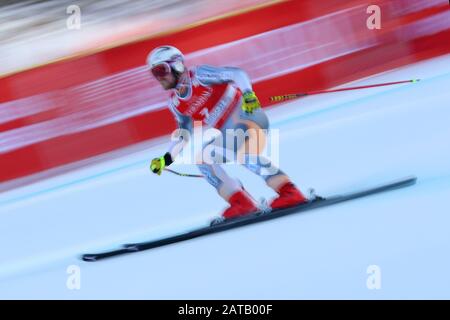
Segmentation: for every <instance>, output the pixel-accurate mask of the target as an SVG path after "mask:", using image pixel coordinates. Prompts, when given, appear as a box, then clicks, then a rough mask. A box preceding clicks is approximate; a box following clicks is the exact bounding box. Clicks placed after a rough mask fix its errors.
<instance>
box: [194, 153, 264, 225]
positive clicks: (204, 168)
mask: <svg viewBox="0 0 450 320" xmlns="http://www.w3.org/2000/svg"><path fill="white" fill-rule="evenodd" d="M206 146H207V145H205V146H204V147H206ZM197 166H198V168H199V169H200V171H201V172H202V173H203V175H204V176H205V179H206V181H207V182H208V183H209V184H210V185H212V186H213V187H214V188H215V189H216V190H217V193H218V194H219V195H220V196H221V197H222V198H223V199H224V200H225V201H227V202H228V203H229V204H230V206H229V207H228V208H227V209H226V210H225V211H224V212H223V214H222V216H223V217H224V218H233V217H237V216H241V215H245V214H250V213H253V212H256V211H258V207H257V205H256V202H255V201H254V200H253V198H252V197H251V196H250V195H249V194H248V193H247V192H246V191H245V190H244V189H243V187H242V185H241V183H240V182H239V180H237V179H233V178H231V177H230V176H229V175H228V174H227V173H226V171H225V170H224V169H223V168H222V166H221V165H220V164H218V163H204V162H202V163H199V164H197Z"/></svg>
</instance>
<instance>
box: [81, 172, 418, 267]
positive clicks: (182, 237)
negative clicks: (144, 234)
mask: <svg viewBox="0 0 450 320" xmlns="http://www.w3.org/2000/svg"><path fill="white" fill-rule="evenodd" d="M416 180H417V178H416V177H415V176H409V177H405V178H403V179H399V180H396V181H391V182H389V183H385V184H381V185H378V186H374V187H371V188H367V189H362V190H358V191H354V192H349V193H346V194H340V195H333V196H329V197H326V198H322V199H319V200H312V201H310V202H307V203H304V204H300V205H298V206H294V207H289V208H283V209H276V210H272V211H269V212H257V213H254V214H250V215H246V216H243V217H238V218H233V219H227V220H224V221H223V222H220V223H217V224H214V225H211V226H207V227H202V228H199V229H195V230H192V231H188V232H185V233H182V234H179V235H175V236H169V237H166V238H162V239H158V240H152V241H146V242H140V243H131V244H125V245H124V246H123V247H122V248H120V249H116V250H111V251H106V252H101V253H94V254H83V255H82V256H81V259H82V260H84V261H98V260H101V259H105V258H109V257H114V256H119V255H123V254H128V253H133V252H140V251H144V250H149V249H153V248H157V247H161V246H165V245H169V244H173V243H177V242H181V241H186V240H189V239H193V238H197V237H200V236H204V235H208V234H213V233H217V232H221V231H225V230H229V229H234V228H237V227H242V226H245V225H249V224H253V223H257V222H262V221H267V220H271V219H275V218H280V217H283V216H286V215H289V214H293V213H300V212H305V211H309V210H312V209H316V208H322V207H326V206H330V205H333V204H338V203H341V202H344V201H349V200H353V199H357V198H362V197H366V196H370V195H373V194H377V193H380V192H385V191H391V190H395V189H398V188H403V187H407V186H410V185H413V184H415V183H416Z"/></svg>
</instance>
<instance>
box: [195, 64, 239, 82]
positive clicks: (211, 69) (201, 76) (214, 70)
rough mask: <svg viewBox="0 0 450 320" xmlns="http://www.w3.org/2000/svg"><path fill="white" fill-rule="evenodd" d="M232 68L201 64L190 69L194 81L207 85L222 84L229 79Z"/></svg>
mask: <svg viewBox="0 0 450 320" xmlns="http://www.w3.org/2000/svg"><path fill="white" fill-rule="evenodd" d="M232 69H233V68H230V67H222V66H213V65H209V64H201V65H198V66H196V67H194V68H193V69H192V72H193V74H194V76H195V78H196V79H198V80H199V81H200V82H201V83H205V84H209V83H215V82H223V81H226V80H228V79H230V73H231V72H232Z"/></svg>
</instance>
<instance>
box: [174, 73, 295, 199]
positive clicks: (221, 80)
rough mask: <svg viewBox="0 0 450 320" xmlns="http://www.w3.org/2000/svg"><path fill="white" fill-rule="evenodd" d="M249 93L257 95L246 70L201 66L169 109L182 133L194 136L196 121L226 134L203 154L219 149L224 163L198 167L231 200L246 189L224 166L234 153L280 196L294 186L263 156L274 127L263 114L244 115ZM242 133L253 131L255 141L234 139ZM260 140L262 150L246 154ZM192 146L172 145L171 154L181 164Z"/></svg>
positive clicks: (186, 76)
mask: <svg viewBox="0 0 450 320" xmlns="http://www.w3.org/2000/svg"><path fill="white" fill-rule="evenodd" d="M249 91H252V85H251V82H250V79H249V77H248V76H247V74H246V73H245V72H244V71H243V70H241V69H239V68H233V67H213V66H208V65H201V66H198V67H196V68H194V69H192V70H190V71H188V72H185V73H184V74H183V75H181V77H180V79H179V82H178V85H177V87H176V89H175V90H173V92H172V94H171V98H170V100H169V108H170V110H171V112H172V113H173V114H174V116H175V118H176V121H177V123H178V127H179V129H184V130H187V131H188V132H190V133H192V132H193V125H194V121H196V122H197V124H198V123H200V122H201V124H202V126H203V127H204V128H215V129H217V130H219V131H220V133H221V134H222V141H217V140H213V141H208V142H207V143H205V144H204V145H203V148H207V147H208V146H211V144H212V143H213V144H214V146H215V147H216V150H220V149H222V152H219V153H218V154H217V155H216V156H215V159H218V158H219V159H220V160H221V161H217V162H218V163H211V162H210V161H209V163H207V162H205V161H201V160H200V161H199V162H197V165H198V167H199V169H200V171H201V172H202V173H203V175H204V176H205V178H206V180H207V181H208V182H209V183H210V184H211V185H212V186H213V187H214V188H216V189H217V191H218V193H219V194H220V195H221V196H222V197H223V198H224V199H225V200H228V199H229V197H230V196H232V195H233V194H234V193H235V192H237V191H239V190H241V188H242V186H241V184H240V182H239V181H238V180H236V179H233V178H231V177H230V176H229V175H228V174H227V173H226V172H225V170H224V169H223V168H222V166H221V164H220V163H223V162H222V160H227V161H229V160H230V159H229V158H230V157H229V155H230V152H231V154H234V155H236V156H237V155H239V156H238V157H236V158H235V159H237V158H239V159H238V160H239V163H241V164H242V165H244V166H245V167H246V168H248V169H249V170H251V171H252V172H253V173H255V174H257V175H259V176H261V177H262V178H263V179H264V180H265V181H266V183H267V185H268V186H269V187H271V188H272V189H274V190H277V188H278V187H279V186H280V185H281V184H283V183H285V182H286V181H288V180H289V179H288V178H287V176H286V175H285V174H284V173H283V172H282V171H281V170H279V169H278V168H276V167H275V166H274V165H273V163H272V162H271V161H270V160H269V159H268V158H267V157H264V156H262V155H261V154H260V153H261V151H262V150H263V149H264V145H265V140H266V135H265V133H264V130H266V132H267V130H268V129H269V121H268V119H267V116H266V114H265V112H264V111H263V110H262V109H261V108H259V109H256V110H254V111H253V113H246V112H245V111H243V110H242V108H241V105H242V101H243V97H242V94H243V93H244V92H249ZM230 129H231V131H230ZM239 129H241V130H242V131H241V132H246V131H247V130H249V129H250V130H249V132H250V133H253V134H250V137H249V136H248V135H247V136H245V135H244V136H243V135H237V136H233V135H234V132H235V131H236V130H239ZM255 132H257V134H256V136H255V134H254V133H255ZM255 138H256V139H257V142H255V143H256V146H257V150H253V152H252V150H251V149H252V148H251V147H250V148H247V149H246V148H245V144H246V142H247V143H248V141H249V139H255ZM229 139H231V140H232V141H233V142H234V143H232V144H231V146H230V145H229V144H228V145H227V144H226V143H227V141H230V140H229ZM187 142H188V141H187V139H185V138H183V137H182V138H180V140H179V141H175V142H174V143H172V145H171V147H170V148H169V151H168V152H169V153H170V155H171V158H172V159H175V157H176V156H177V155H178V154H179V153H180V152H181V150H182V148H183V147H184V146H185V144H186V143H187ZM255 143H254V144H253V145H255ZM250 145H251V144H250Z"/></svg>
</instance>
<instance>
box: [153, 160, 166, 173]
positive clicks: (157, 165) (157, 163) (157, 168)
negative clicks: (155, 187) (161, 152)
mask: <svg viewBox="0 0 450 320" xmlns="http://www.w3.org/2000/svg"><path fill="white" fill-rule="evenodd" d="M165 167H166V162H165V161H164V157H159V158H154V159H153V160H152V163H151V164H150V170H151V171H152V172H153V173H156V174H157V175H159V176H160V175H161V172H162V171H163V170H164V168H165Z"/></svg>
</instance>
